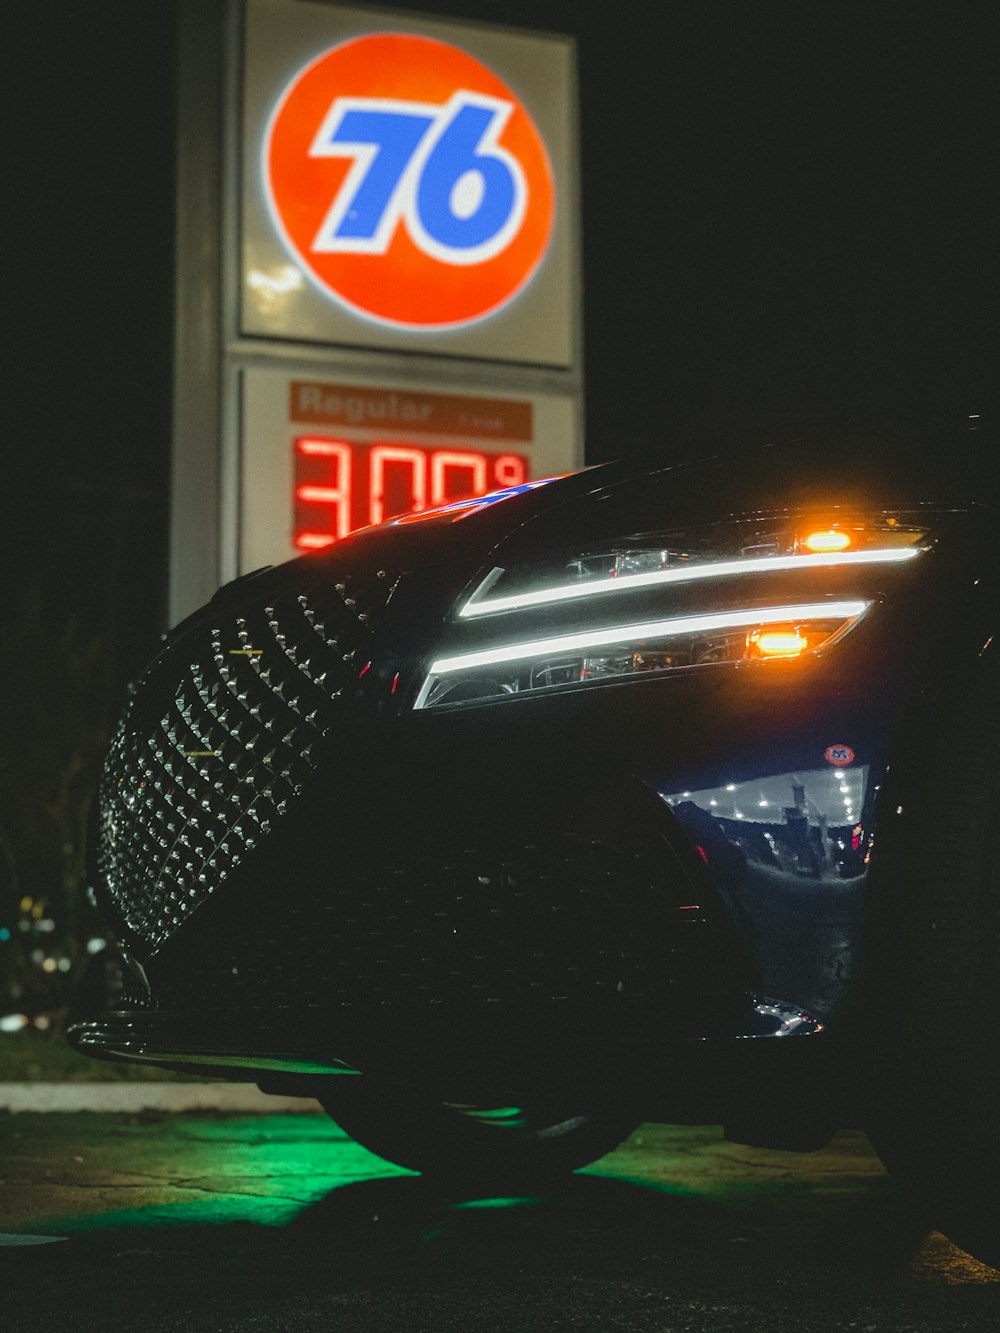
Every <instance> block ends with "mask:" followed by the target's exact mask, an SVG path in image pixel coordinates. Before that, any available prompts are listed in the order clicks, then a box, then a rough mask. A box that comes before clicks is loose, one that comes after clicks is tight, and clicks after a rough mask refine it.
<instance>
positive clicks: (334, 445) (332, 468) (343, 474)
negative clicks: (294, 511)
mask: <svg viewBox="0 0 1000 1333" xmlns="http://www.w3.org/2000/svg"><path fill="white" fill-rule="evenodd" d="M295 454H296V468H295V473H296V486H295V499H296V502H297V504H299V505H309V506H315V508H313V509H311V510H310V511H309V516H310V518H311V517H312V514H313V513H315V514H316V518H317V521H316V523H315V524H313V523H311V522H309V521H308V519H307V520H306V521H307V523H308V526H306V524H300V523H298V522H297V523H296V530H295V537H294V541H295V546H296V547H297V548H298V550H300V551H315V550H319V549H320V548H321V547H323V546H330V545H332V543H333V542H335V541H337V540H338V539H339V538H340V537H346V536H347V534H348V533H349V532H350V531H351V528H352V526H353V524H352V523H351V446H350V445H349V444H345V443H344V442H343V441H342V440H323V439H317V438H316V437H314V436H302V437H300V438H299V439H297V440H296V441H295ZM307 460H315V462H316V463H320V464H321V465H322V472H321V473H320V475H321V478H322V479H321V480H319V481H316V480H315V479H314V476H315V473H314V469H308V471H309V473H311V474H313V475H310V476H309V479H308V480H306V479H305V477H304V476H303V474H304V473H305V472H306V470H307V469H306V468H305V467H303V466H300V463H302V464H304V463H305V462H306V461H307Z"/></svg>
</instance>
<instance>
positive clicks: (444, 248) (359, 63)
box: [264, 33, 555, 329]
mask: <svg viewBox="0 0 1000 1333" xmlns="http://www.w3.org/2000/svg"><path fill="white" fill-rule="evenodd" d="M264 184H265V192H266V195H267V199H268V203H269V206H270V209H271V213H272V216H273V218H274V221H275V224H276V226H277V227H278V230H279V231H280V232H281V234H282V236H283V237H284V240H285V243H286V244H287V246H288V247H289V249H290V250H291V252H292V253H293V254H294V256H295V257H296V259H298V260H299V262H300V263H302V264H303V265H304V266H305V269H306V271H307V272H308V273H309V274H310V275H311V277H312V278H313V280H314V281H315V282H316V283H317V284H318V285H319V287H320V288H321V290H322V291H323V292H324V293H325V294H326V295H327V296H330V297H332V298H333V299H334V300H336V301H338V302H340V303H341V304H342V305H344V306H347V307H348V308H349V309H350V310H352V311H353V312H354V313H355V314H360V315H362V316H365V317H367V318H369V319H373V320H376V321H378V322H379V323H384V324H391V325H395V326H398V327H402V328H409V329H442V328H449V327H456V326H460V325H464V324H472V323H474V322H475V321H477V320H480V319H484V318H486V316H487V315H491V314H494V313H496V311H498V310H500V309H502V308H503V307H504V306H505V305H506V304H507V303H508V302H509V301H511V300H512V299H513V298H514V297H515V296H516V295H517V294H518V292H520V291H521V290H522V289H523V288H524V287H525V285H526V284H527V283H528V282H529V281H530V280H531V277H532V275H533V274H534V273H535V271H536V269H537V268H538V265H539V264H540V263H541V261H542V259H543V257H544V255H545V252H546V249H547V248H548V244H549V238H550V236H551V233H552V220H553V215H554V211H555V190H554V186H553V181H552V170H551V167H550V165H549V159H548V154H547V152H546V150H545V145H544V143H543V142H542V139H541V136H540V135H539V133H538V130H537V129H536V128H535V125H534V123H533V122H532V120H531V117H530V116H529V115H528V113H527V111H526V110H525V108H524V106H523V105H522V103H521V102H520V101H519V100H518V98H517V97H516V96H515V95H514V93H513V92H511V90H510V89H509V88H508V87H507V86H506V84H504V83H503V82H502V81H501V80H500V79H499V78H497V76H496V75H495V74H493V73H492V71H490V70H489V69H487V68H486V66H485V65H483V64H481V63H480V62H479V61H478V60H476V59H474V58H473V57H472V56H470V55H468V54H467V53H466V52H465V51H460V50H459V49H458V48H457V47H454V46H450V45H448V44H447V43H445V42H440V41H435V40H433V39H431V38H429V37H416V36H411V35H405V34H399V33H392V34H389V33H380V34H377V35H373V36H368V37H358V38H355V39H353V40H351V41H348V42H344V43H343V44H342V45H340V46H335V47H333V48H332V49H331V50H329V51H327V52H325V53H324V54H323V55H321V56H319V57H318V58H317V59H316V60H314V61H312V63H311V64H309V65H307V66H306V67H305V68H304V69H302V70H300V72H299V73H298V74H297V75H296V76H295V78H294V79H293V80H292V81H291V83H290V84H289V85H288V87H287V88H286V89H285V91H284V93H283V94H282V96H281V98H280V99H279V101H278V104H277V106H276V108H275V111H274V113H273V115H272V117H271V122H270V125H269V126H268V131H267V135H266V137H265V143H264Z"/></svg>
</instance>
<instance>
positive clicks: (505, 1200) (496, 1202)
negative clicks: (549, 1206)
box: [454, 1194, 541, 1211]
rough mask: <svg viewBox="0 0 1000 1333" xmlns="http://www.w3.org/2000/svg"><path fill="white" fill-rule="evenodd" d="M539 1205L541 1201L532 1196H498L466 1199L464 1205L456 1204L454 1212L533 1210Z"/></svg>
mask: <svg viewBox="0 0 1000 1333" xmlns="http://www.w3.org/2000/svg"><path fill="white" fill-rule="evenodd" d="M540 1203H541V1199H540V1198H539V1197H538V1196H537V1195H534V1194H511V1195H501V1194H498V1195H496V1196H495V1197H494V1198H491V1199H467V1200H466V1201H465V1202H464V1203H456V1204H455V1205H454V1208H455V1210H456V1211H460V1210H462V1209H469V1208H535V1207H537V1206H538V1205H539V1204H540Z"/></svg>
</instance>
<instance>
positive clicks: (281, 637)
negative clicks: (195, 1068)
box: [98, 570, 394, 947]
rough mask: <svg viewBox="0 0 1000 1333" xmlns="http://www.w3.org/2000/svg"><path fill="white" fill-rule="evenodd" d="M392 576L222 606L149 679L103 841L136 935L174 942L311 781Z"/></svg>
mask: <svg viewBox="0 0 1000 1333" xmlns="http://www.w3.org/2000/svg"><path fill="white" fill-rule="evenodd" d="M393 586H394V580H393V579H392V578H390V577H389V576H388V575H387V574H386V572H385V571H381V570H380V571H378V572H377V573H373V574H372V575H371V576H370V577H369V578H364V579H358V578H353V579H352V578H344V579H342V580H341V581H340V582H338V583H336V584H335V585H333V586H332V587H331V588H328V589H327V588H325V589H324V590H323V593H322V594H319V595H317V594H312V595H309V596H307V595H306V594H303V593H299V594H296V593H294V592H288V593H282V594H281V595H277V596H275V597H274V598H273V600H272V601H270V602H269V604H267V605H258V606H257V607H254V608H249V607H241V608H239V609H238V610H235V611H229V612H226V613H221V612H220V613H219V614H218V615H217V616H216V617H215V618H214V619H213V620H212V621H204V622H203V623H202V625H201V626H200V627H198V628H196V629H195V630H193V631H191V632H189V634H188V635H187V636H186V637H184V638H182V639H181V640H180V642H179V643H178V644H176V645H174V647H173V649H172V650H171V651H170V652H169V654H168V656H167V658H166V659H161V661H160V662H158V663H154V665H153V667H151V668H150V671H149V672H148V673H147V676H146V678H144V680H142V681H140V683H139V687H138V689H137V691H136V694H135V696H134V698H133V700H132V702H131V704H130V706H129V708H128V710H127V711H126V713H125V716H124V717H123V719H122V722H121V724H120V725H119V728H118V730H117V732H116V734H115V736H114V738H113V740H112V743H111V746H110V749H109V753H108V757H107V760H106V762H105V768H104V776H103V780H102V785H101V791H100V836H99V848H98V871H99V873H100V875H101V877H102V878H103V880H104V883H105V884H106V885H107V889H108V892H109V894H110V896H111V898H112V900H113V901H114V903H115V904H116V906H117V908H118V910H119V912H120V913H121V915H122V916H123V918H124V920H125V921H126V923H127V924H128V926H129V928H130V929H131V930H132V931H133V932H134V933H135V934H136V935H137V936H138V937H140V938H141V939H143V940H144V941H146V942H147V943H149V944H150V945H152V946H154V947H155V946H157V945H159V944H161V943H162V942H163V941H164V940H165V939H167V938H168V937H169V935H171V934H172V933H173V931H174V930H175V929H176V928H177V927H178V926H179V925H180V923H181V922H182V921H183V920H184V919H185V918H186V917H187V916H188V915H189V914H190V913H191V911H192V910H194V908H196V907H197V906H199V904H200V903H201V902H202V901H203V900H204V899H205V897H206V896H207V895H208V894H210V893H211V892H212V891H213V889H215V888H216V887H217V886H218V885H219V884H221V883H222V882H223V881H224V880H225V878H226V877H227V875H228V874H229V873H230V872H231V871H232V870H233V869H234V868H235V867H236V866H238V865H239V864H240V862H241V860H242V859H243V857H244V856H245V855H246V853H247V852H248V851H249V850H250V849H251V848H253V846H254V845H255V843H256V842H257V841H258V840H259V839H260V837H261V836H262V835H263V834H266V833H267V832H268V830H269V829H270V827H271V826H272V824H273V822H274V821H275V820H276V819H277V818H279V817H280V816H281V815H282V814H283V813H284V812H285V810H286V809H287V808H288V804H289V802H290V801H292V800H294V798H295V797H296V796H297V795H298V794H299V792H300V791H301V790H302V786H303V784H304V783H305V781H306V779H307V778H308V776H309V774H310V772H311V771H312V770H313V769H314V768H315V766H316V763H317V761H318V758H319V750H320V748H321V745H322V741H323V738H324V737H325V736H326V734H327V733H328V731H329V730H330V727H331V726H332V724H333V723H334V721H335V720H336V717H337V715H338V712H339V711H340V710H342V709H343V708H344V707H345V705H346V703H347V702H348V700H349V698H350V696H351V694H352V692H353V687H354V686H355V684H356V682H357V679H358V675H359V672H360V671H361V670H362V669H363V668H364V666H365V663H366V662H367V661H368V660H369V659H368V655H367V650H368V648H369V644H370V640H371V629H370V622H371V619H372V617H373V616H376V615H377V613H378V612H379V611H380V610H381V609H383V608H384V606H385V604H386V602H387V601H388V599H389V596H390V595H391V593H392V589H393ZM210 613H211V609H210ZM180 662H183V666H180V665H179V663H180Z"/></svg>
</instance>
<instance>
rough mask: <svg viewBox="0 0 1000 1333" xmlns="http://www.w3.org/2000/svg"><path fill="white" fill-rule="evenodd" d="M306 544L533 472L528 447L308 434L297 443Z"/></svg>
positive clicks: (297, 536)
mask: <svg viewBox="0 0 1000 1333" xmlns="http://www.w3.org/2000/svg"><path fill="white" fill-rule="evenodd" d="M293 453H294V503H295V511H294V512H295V520H294V530H293V542H294V545H295V547H296V549H297V550H299V551H315V550H318V549H320V548H321V547H324V546H330V545H332V543H333V542H335V541H337V540H338V539H339V538H341V537H344V536H346V535H347V534H348V533H349V532H353V531H354V530H355V528H362V527H367V526H368V525H369V524H373V523H382V522H384V521H385V520H386V519H389V518H394V517H396V516H397V515H399V514H407V513H411V512H413V511H419V510H421V509H428V508H433V507H434V506H436V505H442V504H450V503H452V502H453V501H456V500H466V499H469V498H471V497H473V496H477V495H485V494H486V493H487V492H488V491H492V490H498V489H502V488H504V487H508V486H520V485H522V484H523V483H524V482H525V481H527V480H528V463H527V459H526V458H525V457H524V456H523V455H522V454H515V453H483V452H481V451H479V450H470V449H455V448H450V447H448V446H446V445H442V446H439V447H434V446H420V445H414V444H394V443H373V444H367V445H364V444H358V443H354V442H350V441H348V440H344V439H339V438H335V437H328V436H322V435H301V436H299V437H298V438H297V439H296V440H295V442H294V445H293Z"/></svg>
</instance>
